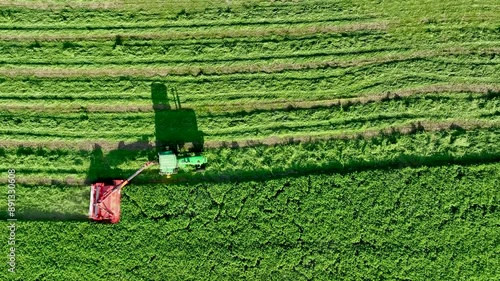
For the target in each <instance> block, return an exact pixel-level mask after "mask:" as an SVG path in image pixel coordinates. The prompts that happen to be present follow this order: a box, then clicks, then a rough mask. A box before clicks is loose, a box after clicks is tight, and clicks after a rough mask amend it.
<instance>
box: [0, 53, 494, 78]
mask: <svg viewBox="0 0 500 281" xmlns="http://www.w3.org/2000/svg"><path fill="white" fill-rule="evenodd" d="M476 53H479V54H498V53H500V48H484V49H472V50H471V49H465V48H460V47H454V48H444V49H441V50H422V51H416V52H403V53H396V54H389V55H383V56H379V57H375V58H364V59H354V60H334V61H313V62H302V63H270V64H241V65H225V66H201V67H198V66H179V67H149V68H142V69H140V68H135V69H133V68H116V67H109V68H104V67H101V68H93V69H92V68H83V67H80V68H75V67H73V68H59V69H57V68H51V69H49V68H45V69H43V68H28V67H2V68H0V75H2V76H6V77H21V76H31V77H33V76H34V77H38V78H42V77H43V78H52V77H57V78H62V77H64V78H72V77H82V76H86V77H92V78H94V77H102V76H106V77H122V76H135V77H157V76H162V77H166V76H199V75H201V74H203V75H229V74H237V73H268V74H270V73H279V72H284V71H300V70H308V69H324V68H349V67H361V68H363V67H372V66H374V65H384V64H390V63H396V62H402V61H414V60H419V59H426V58H430V57H436V56H449V55H466V54H476Z"/></svg>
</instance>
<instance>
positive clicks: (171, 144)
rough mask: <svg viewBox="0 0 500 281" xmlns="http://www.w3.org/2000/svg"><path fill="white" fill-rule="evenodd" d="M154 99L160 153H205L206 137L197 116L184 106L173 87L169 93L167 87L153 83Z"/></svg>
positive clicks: (157, 145) (157, 141)
mask: <svg viewBox="0 0 500 281" xmlns="http://www.w3.org/2000/svg"><path fill="white" fill-rule="evenodd" d="M169 94H170V97H171V100H169ZM151 100H152V101H153V110H154V112H155V138H156V149H157V152H160V151H165V150H172V151H173V152H174V153H179V152H183V151H189V152H194V153H200V152H202V150H203V144H204V138H203V132H201V131H200V130H199V129H198V122H197V120H196V113H195V112H194V110H193V109H189V108H182V107H181V102H180V99H179V95H178V93H177V90H176V89H175V88H172V89H170V90H169V91H167V87H166V86H165V85H164V84H162V83H152V84H151Z"/></svg>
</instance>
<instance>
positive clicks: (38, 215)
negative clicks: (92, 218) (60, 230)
mask: <svg viewBox="0 0 500 281" xmlns="http://www.w3.org/2000/svg"><path fill="white" fill-rule="evenodd" d="M7 219H12V218H10V217H8V216H7V215H5V214H2V215H0V220H7ZM15 219H16V220H18V221H79V222H80V221H88V220H89V219H88V217H87V216H86V215H83V214H76V213H60V212H42V211H37V210H24V211H23V212H22V213H19V214H16V217H15Z"/></svg>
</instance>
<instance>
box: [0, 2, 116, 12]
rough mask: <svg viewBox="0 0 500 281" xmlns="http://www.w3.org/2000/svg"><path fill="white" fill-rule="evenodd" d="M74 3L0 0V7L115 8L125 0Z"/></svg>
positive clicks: (43, 8)
mask: <svg viewBox="0 0 500 281" xmlns="http://www.w3.org/2000/svg"><path fill="white" fill-rule="evenodd" d="M73 2H74V3H60V2H58V1H53V0H43V1H30V2H27V1H19V0H0V7H18V8H29V9H42V10H49V9H64V8H85V9H113V8H115V9H116V8H120V7H123V5H124V3H123V1H116V0H111V1H110V0H106V1H88V2H79V1H73Z"/></svg>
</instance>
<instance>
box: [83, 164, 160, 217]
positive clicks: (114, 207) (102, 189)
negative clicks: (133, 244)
mask: <svg viewBox="0 0 500 281" xmlns="http://www.w3.org/2000/svg"><path fill="white" fill-rule="evenodd" d="M153 164H156V162H147V163H146V164H144V166H142V167H141V168H140V169H139V170H137V172H135V173H134V174H133V175H131V176H130V177H129V178H128V179H126V180H113V184H112V185H110V184H105V183H102V182H98V183H94V184H92V185H91V186H90V205H89V218H90V219H91V220H93V221H103V222H110V223H117V222H118V221H120V199H121V190H122V188H123V187H124V186H125V185H127V184H128V183H129V182H130V181H131V180H132V179H133V178H134V177H135V176H137V175H138V174H140V173H141V172H142V171H143V170H144V169H146V168H147V167H149V166H151V165H153Z"/></svg>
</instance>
